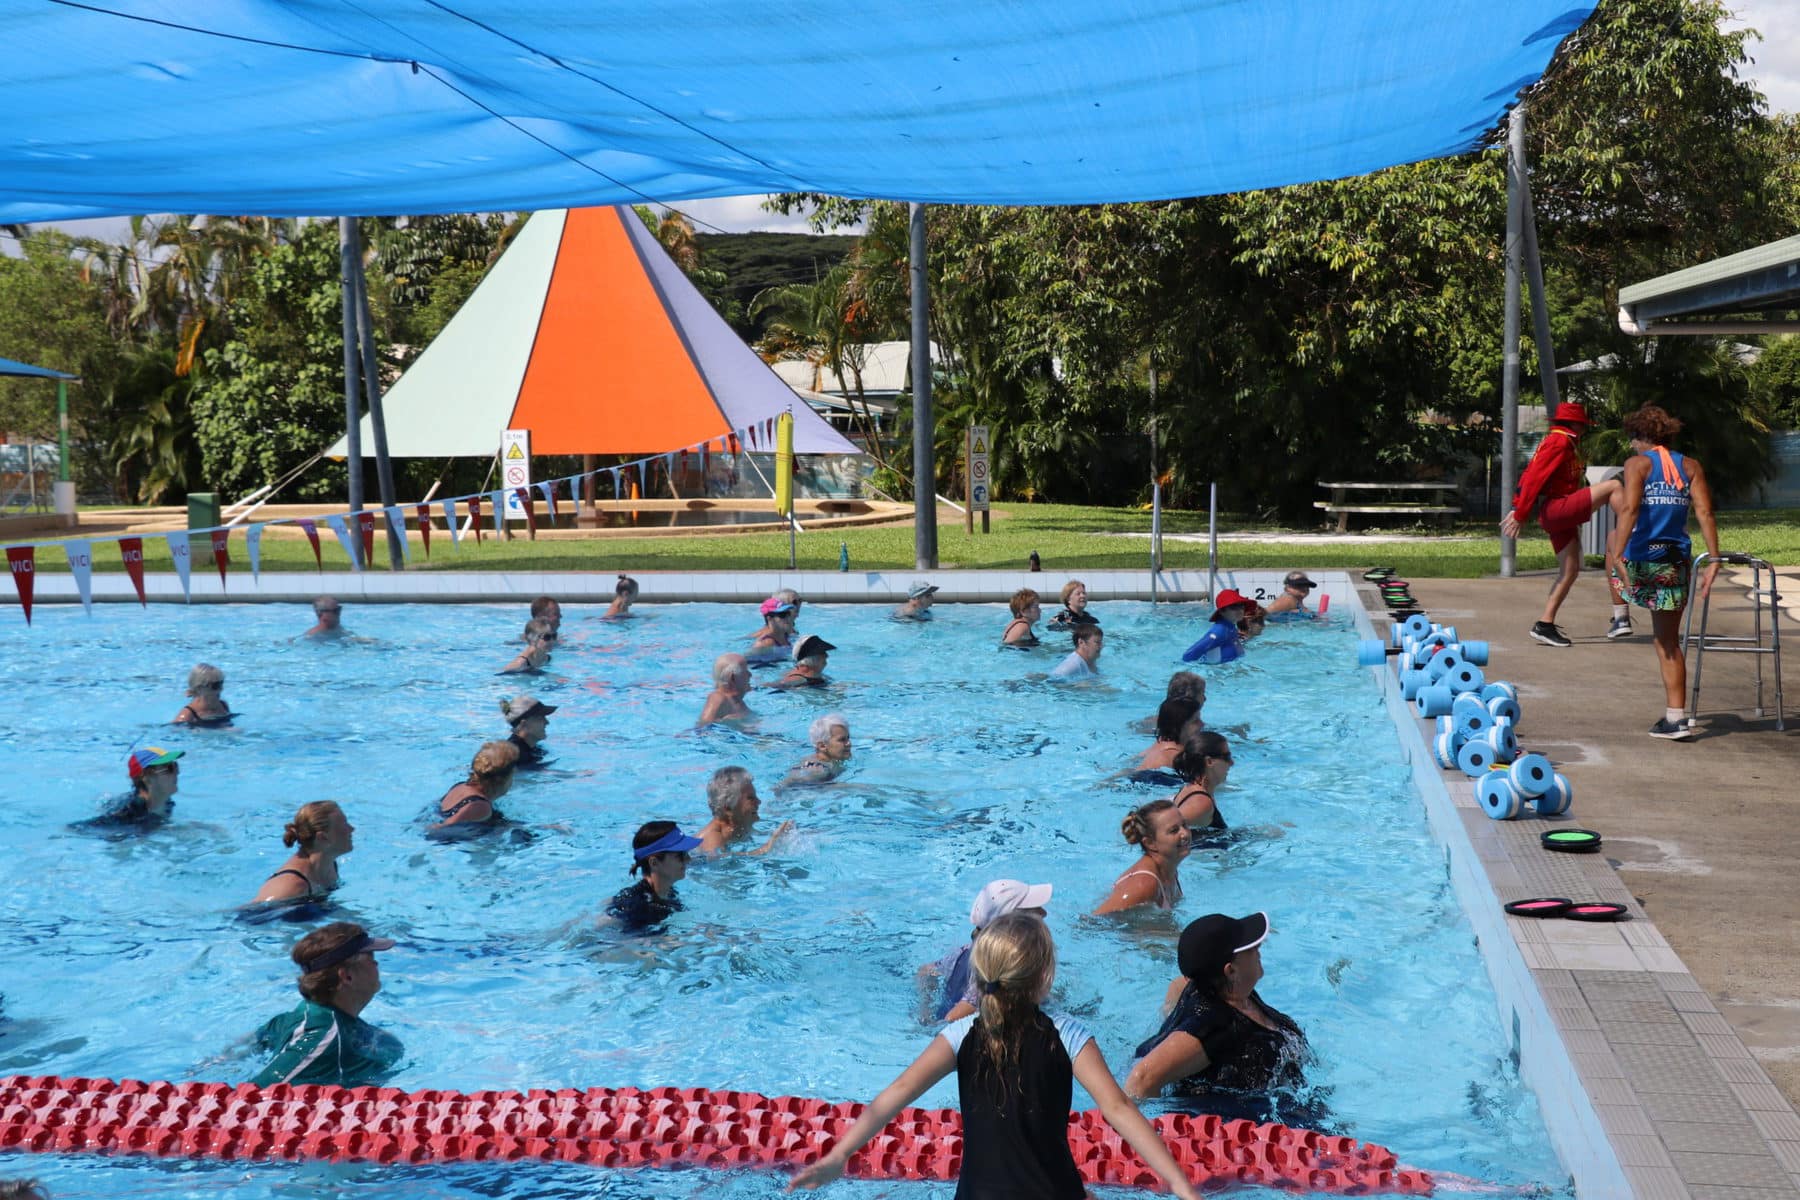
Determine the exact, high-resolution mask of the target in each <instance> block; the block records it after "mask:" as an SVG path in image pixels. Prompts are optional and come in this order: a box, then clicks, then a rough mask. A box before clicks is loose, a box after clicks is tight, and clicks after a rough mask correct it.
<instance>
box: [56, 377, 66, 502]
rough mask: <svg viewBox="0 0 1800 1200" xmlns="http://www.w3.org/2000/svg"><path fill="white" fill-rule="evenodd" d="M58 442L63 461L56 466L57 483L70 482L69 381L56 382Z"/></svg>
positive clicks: (60, 380)
mask: <svg viewBox="0 0 1800 1200" xmlns="http://www.w3.org/2000/svg"><path fill="white" fill-rule="evenodd" d="M56 441H57V450H58V453H59V454H61V456H62V457H61V459H60V460H59V461H58V462H57V466H56V481H57V482H58V483H67V482H69V381H68V380H66V379H59V380H57V381H56Z"/></svg>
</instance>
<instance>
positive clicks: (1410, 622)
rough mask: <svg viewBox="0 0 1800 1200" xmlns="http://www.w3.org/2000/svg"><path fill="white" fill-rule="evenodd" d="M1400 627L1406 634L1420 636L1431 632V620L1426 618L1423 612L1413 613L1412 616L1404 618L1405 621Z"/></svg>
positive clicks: (1411, 636)
mask: <svg viewBox="0 0 1800 1200" xmlns="http://www.w3.org/2000/svg"><path fill="white" fill-rule="evenodd" d="M1400 627H1401V628H1402V629H1404V630H1406V636H1408V637H1410V638H1415V639H1416V638H1422V637H1424V636H1425V635H1426V634H1428V633H1430V632H1431V622H1430V621H1429V620H1428V619H1426V616H1425V614H1424V613H1414V614H1413V615H1412V616H1410V617H1408V618H1406V621H1405V622H1404V623H1403V624H1402V625H1401V626H1400Z"/></svg>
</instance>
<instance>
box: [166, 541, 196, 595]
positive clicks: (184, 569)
mask: <svg viewBox="0 0 1800 1200" xmlns="http://www.w3.org/2000/svg"><path fill="white" fill-rule="evenodd" d="M169 557H170V558H172V559H174V560H175V574H176V575H177V576H179V577H180V579H181V598H182V599H183V600H191V599H193V593H192V592H190V591H189V590H188V570H189V568H190V567H191V566H192V565H193V564H192V563H190V562H189V561H188V535H187V534H186V533H171V534H170V535H169Z"/></svg>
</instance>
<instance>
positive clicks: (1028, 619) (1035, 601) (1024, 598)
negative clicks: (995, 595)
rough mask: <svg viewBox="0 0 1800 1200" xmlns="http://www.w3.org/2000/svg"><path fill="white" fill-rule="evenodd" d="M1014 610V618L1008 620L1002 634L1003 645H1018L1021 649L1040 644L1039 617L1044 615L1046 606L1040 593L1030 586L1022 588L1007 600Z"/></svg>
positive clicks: (1008, 605) (1001, 642)
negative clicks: (1040, 598)
mask: <svg viewBox="0 0 1800 1200" xmlns="http://www.w3.org/2000/svg"><path fill="white" fill-rule="evenodd" d="M1006 604H1007V607H1008V608H1010V609H1011V610H1012V620H1011V621H1009V622H1007V625H1006V629H1005V631H1004V632H1003V633H1001V635H1000V644H1001V645H1002V646H1016V647H1018V648H1019V649H1021V650H1026V649H1030V648H1031V647H1033V646H1035V645H1037V644H1038V635H1037V629H1036V628H1035V626H1036V625H1037V623H1038V618H1039V617H1041V616H1043V615H1044V606H1043V603H1042V601H1041V600H1039V598H1038V594H1037V593H1036V592H1034V591H1032V590H1031V589H1030V588H1020V589H1019V590H1018V591H1016V592H1014V593H1013V594H1012V599H1010V600H1008V601H1007V602H1006Z"/></svg>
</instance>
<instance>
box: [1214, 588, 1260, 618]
mask: <svg viewBox="0 0 1800 1200" xmlns="http://www.w3.org/2000/svg"><path fill="white" fill-rule="evenodd" d="M1234 604H1242V605H1244V606H1245V607H1246V608H1250V607H1254V602H1253V601H1252V600H1251V599H1250V597H1248V596H1246V595H1244V593H1242V592H1240V591H1238V590H1237V589H1236V588H1226V589H1225V590H1224V591H1222V592H1220V593H1219V594H1218V595H1216V596H1214V597H1213V615H1212V619H1213V620H1215V621H1216V620H1218V619H1219V614H1220V613H1221V612H1223V611H1224V610H1225V609H1228V608H1230V607H1231V606H1232V605H1234Z"/></svg>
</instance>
